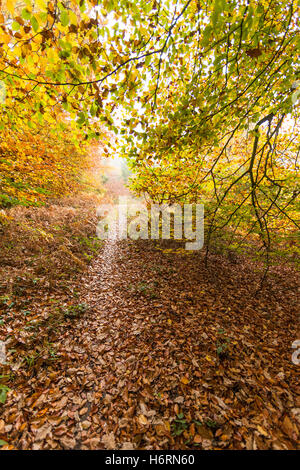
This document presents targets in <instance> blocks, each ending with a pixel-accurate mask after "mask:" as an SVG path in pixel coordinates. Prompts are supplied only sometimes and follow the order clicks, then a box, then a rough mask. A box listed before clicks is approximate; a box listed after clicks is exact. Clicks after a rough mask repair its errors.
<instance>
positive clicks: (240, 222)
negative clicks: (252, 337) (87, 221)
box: [0, 0, 300, 251]
mask: <svg viewBox="0 0 300 470" xmlns="http://www.w3.org/2000/svg"><path fill="white" fill-rule="evenodd" d="M298 7H299V5H298V2H296V1H274V0H267V1H265V0H263V1H259V2H254V1H251V0H245V1H244V0H243V1H237V0H232V1H229V2H228V1H225V0H213V1H211V0H206V1H201V0H188V1H187V2H180V1H175V0H170V1H167V0H166V1H157V0H154V1H151V2H148V1H142V0H138V1H134V2H129V1H120V0H109V1H108V0H107V1H106V0H104V1H99V0H79V1H78V0H70V1H65V2H59V1H46V0H36V1H35V2H32V1H31V0H25V1H24V2H18V1H15V0H7V1H6V4H5V5H3V8H2V14H1V16H0V22H1V27H0V43H1V53H0V80H1V81H2V84H4V85H5V88H6V99H5V103H4V104H3V105H2V106H1V108H0V112H1V127H2V129H4V128H7V126H8V127H9V128H10V129H12V130H14V132H16V130H19V129H20V127H22V126H24V125H26V126H28V128H29V129H33V130H36V129H37V128H38V126H41V125H44V126H45V125H53V124H54V123H55V122H56V120H57V116H58V115H61V116H63V118H62V119H63V120H64V121H65V122H67V123H68V126H70V128H73V126H74V123H76V125H77V127H78V128H79V130H80V132H81V135H82V138H84V139H96V138H98V137H99V136H101V126H103V125H105V126H107V127H108V128H109V129H111V130H112V131H114V132H115V133H116V134H117V135H118V139H119V140H118V144H119V152H120V153H121V154H122V156H125V157H127V158H128V159H129V162H130V166H131V169H132V170H133V172H134V174H135V177H134V178H133V183H132V187H133V188H134V189H135V190H136V192H137V193H141V192H143V193H147V194H148V195H149V196H150V198H151V199H152V200H156V201H160V202H168V203H171V202H174V201H180V202H183V201H199V200H200V201H202V202H205V203H206V208H207V212H206V215H207V222H208V237H207V240H208V242H209V241H210V239H211V237H213V235H214V234H215V233H218V231H219V229H222V228H224V227H226V228H229V229H230V240H231V239H232V237H233V236H234V234H236V233H239V234H242V238H241V240H243V239H244V237H246V236H247V234H248V233H254V234H256V235H257V236H259V237H260V238H261V241H262V245H263V247H264V248H265V249H266V250H267V251H268V250H269V248H270V243H271V238H272V236H276V234H278V228H280V229H282V228H285V229H286V230H288V231H289V232H293V230H295V228H299V226H298V223H297V220H296V209H297V207H296V202H295V201H296V198H297V195H298V193H299V190H298V188H297V184H296V178H297V171H298V166H297V157H298V153H299V133H298V114H299V107H298V106H297V98H298V94H299V89H297V87H298V86H299V68H298V66H297V60H298V50H299V41H300V39H299V38H300V36H299V27H298V25H297V19H298V13H299V8H298ZM74 129H75V128H74ZM18 132H19V131H18ZM30 132H31V131H30ZM75 134H76V131H75V130H74V139H75V140H77V139H78V137H75ZM70 136H71V134H70Z"/></svg>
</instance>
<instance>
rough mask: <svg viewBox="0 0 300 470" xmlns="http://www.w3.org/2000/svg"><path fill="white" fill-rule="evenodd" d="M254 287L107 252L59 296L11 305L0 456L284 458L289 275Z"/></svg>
mask: <svg viewBox="0 0 300 470" xmlns="http://www.w3.org/2000/svg"><path fill="white" fill-rule="evenodd" d="M167 248H168V247H167ZM260 276H261V272H260V271H259V269H258V268H257V266H255V265H254V264H252V263H250V261H247V260H246V259H238V258H237V259H235V260H234V261H233V260H230V259H228V258H226V257H225V256H222V255H211V256H210V259H209V265H208V268H207V269H206V268H205V266H204V260H203V253H202V252H199V253H193V254H184V253H182V252H180V253H174V252H172V250H168V249H166V246H165V245H161V244H155V243H153V242H150V241H149V242H148V241H138V242H133V241H108V242H106V243H105V244H104V246H103V248H102V249H101V253H100V255H99V256H98V257H96V258H95V259H94V261H93V262H92V264H91V266H90V268H89V269H88V270H87V271H85V272H84V273H83V275H82V276H78V275H76V276H75V277H73V279H71V281H72V284H71V287H70V284H69V287H68V288H65V291H62V290H59V291H58V290H56V291H55V287H53V286H52V290H50V291H49V294H48V295H46V294H45V292H44V291H40V293H38V292H36V293H35V295H27V300H28V305H27V306H23V307H22V306H21V307H20V306H19V304H18V301H17V304H16V306H11V307H10V309H9V311H11V312H14V315H13V314H11V315H10V316H9V315H8V317H2V318H3V319H4V322H3V324H2V325H1V328H2V334H3V333H4V334H5V336H6V338H7V339H8V344H7V347H8V351H9V352H8V361H9V362H10V363H11V364H10V365H7V366H4V367H3V375H4V377H2V387H3V389H2V390H4V387H8V389H9V390H6V391H5V390H4V392H3V393H5V394H7V397H6V401H5V403H4V404H3V405H0V439H1V440H2V441H4V442H6V443H7V444H4V442H3V443H2V444H4V445H3V447H2V448H3V449H15V448H17V449H295V448H296V447H297V440H298V436H299V408H300V406H299V405H300V397H299V389H297V370H296V369H297V366H296V365H294V364H293V363H292V359H291V356H292V353H293V350H292V349H291V345H292V342H293V341H294V340H295V339H297V331H296V325H297V277H296V274H295V273H294V272H293V270H292V269H291V268H289V267H287V266H285V267H280V266H279V267H277V268H273V269H272V270H271V272H270V274H269V278H268V280H267V283H266V284H265V286H264V288H263V289H262V290H261V291H260V292H258V293H257V294H255V292H256V291H257V287H258V285H259V280H260ZM14 299H15V297H14ZM21 299H23V300H24V293H23V294H22V296H21ZM10 300H11V299H10ZM53 306H55V308H54V307H53ZM24 308H25V309H26V310H27V313H26V311H24ZM28 311H29V313H28Z"/></svg>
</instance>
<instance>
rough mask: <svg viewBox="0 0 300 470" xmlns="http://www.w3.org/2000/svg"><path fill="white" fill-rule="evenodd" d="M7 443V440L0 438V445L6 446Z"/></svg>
mask: <svg viewBox="0 0 300 470" xmlns="http://www.w3.org/2000/svg"><path fill="white" fill-rule="evenodd" d="M7 444H8V442H6V441H3V440H2V439H0V446H1V447H2V446H6V445H7Z"/></svg>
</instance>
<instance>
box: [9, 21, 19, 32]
mask: <svg viewBox="0 0 300 470" xmlns="http://www.w3.org/2000/svg"><path fill="white" fill-rule="evenodd" d="M11 29H12V30H13V31H19V29H20V25H19V23H18V22H17V21H14V22H13V24H12V25H11Z"/></svg>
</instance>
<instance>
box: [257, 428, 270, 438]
mask: <svg viewBox="0 0 300 470" xmlns="http://www.w3.org/2000/svg"><path fill="white" fill-rule="evenodd" d="M257 430H258V432H260V434H262V435H263V436H266V437H267V436H268V435H269V434H268V433H267V431H266V430H265V429H264V428H262V427H261V426H259V425H258V426H257Z"/></svg>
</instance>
